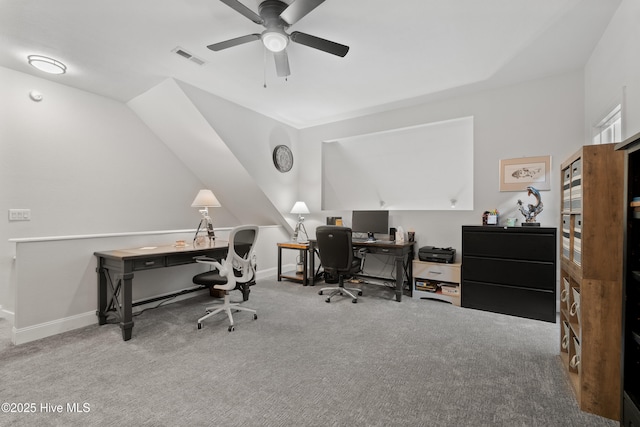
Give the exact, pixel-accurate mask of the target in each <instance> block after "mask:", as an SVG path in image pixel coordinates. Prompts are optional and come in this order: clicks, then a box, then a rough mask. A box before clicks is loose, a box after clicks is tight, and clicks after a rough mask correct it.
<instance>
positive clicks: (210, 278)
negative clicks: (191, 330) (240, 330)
mask: <svg viewBox="0 0 640 427" xmlns="http://www.w3.org/2000/svg"><path fill="white" fill-rule="evenodd" d="M257 238H258V227H257V226H255V225H244V226H240V227H236V228H234V229H233V230H231V233H230V234H229V253H228V254H227V258H226V259H224V260H222V261H221V262H218V261H216V260H214V259H211V258H199V259H197V261H198V262H199V263H203V264H209V265H212V266H213V267H215V269H214V270H211V271H207V272H205V273H200V274H198V275H196V276H194V278H193V283H196V284H198V285H204V286H207V287H213V288H214V289H221V290H223V291H225V292H224V301H223V303H222V305H221V306H212V307H207V308H206V309H205V310H206V312H207V314H206V315H205V316H203V317H201V318H200V319H198V329H202V321H203V320H205V319H207V318H209V317H211V316H214V315H216V314H218V313H220V312H222V311H224V312H226V313H227V316H229V323H230V324H229V332H231V331H233V330H234V329H235V327H234V324H233V316H232V314H231V310H236V311H248V312H250V313H253V318H254V319H257V318H258V314H257V313H256V310H253V309H251V308H247V307H242V306H241V305H240V303H232V302H231V301H230V300H229V293H230V292H231V291H232V290H234V289H239V287H238V286H240V285H246V286H248V285H249V283H250V282H252V281H254V280H255V275H256V262H255V254H254V252H255V242H256V239H257Z"/></svg>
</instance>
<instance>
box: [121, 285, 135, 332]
mask: <svg viewBox="0 0 640 427" xmlns="http://www.w3.org/2000/svg"><path fill="white" fill-rule="evenodd" d="M132 282H133V273H126V274H123V275H122V291H121V294H122V295H121V296H120V297H121V298H122V301H121V302H120V303H121V304H122V316H121V317H122V318H121V319H120V329H122V339H123V340H124V341H129V340H130V339H131V330H132V329H133V314H132V306H131V303H132V301H131V299H132V294H133V292H132Z"/></svg>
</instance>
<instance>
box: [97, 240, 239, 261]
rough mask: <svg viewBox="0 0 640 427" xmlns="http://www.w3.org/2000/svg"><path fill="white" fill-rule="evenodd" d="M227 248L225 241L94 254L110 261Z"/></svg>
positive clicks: (227, 244) (147, 247)
mask: <svg viewBox="0 0 640 427" xmlns="http://www.w3.org/2000/svg"><path fill="white" fill-rule="evenodd" d="M228 247H229V242H228V241H226V240H214V241H213V244H212V245H211V244H209V242H207V243H206V244H204V245H201V246H196V247H194V246H193V244H191V243H186V244H185V245H184V246H176V245H175V244H173V245H161V246H142V247H138V248H130V249H114V250H112V251H99V252H94V255H95V256H99V257H103V258H112V259H132V258H141V257H148V256H149V255H172V254H176V253H198V252H205V251H209V250H212V249H226V248H228Z"/></svg>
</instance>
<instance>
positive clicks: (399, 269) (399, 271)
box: [396, 256, 404, 302]
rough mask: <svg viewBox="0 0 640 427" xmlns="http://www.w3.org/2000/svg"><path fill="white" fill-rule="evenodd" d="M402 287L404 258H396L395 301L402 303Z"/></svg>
mask: <svg viewBox="0 0 640 427" xmlns="http://www.w3.org/2000/svg"><path fill="white" fill-rule="evenodd" d="M403 287H404V256H401V257H396V301H398V302H400V301H402V288H403Z"/></svg>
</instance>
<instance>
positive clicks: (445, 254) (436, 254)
mask: <svg viewBox="0 0 640 427" xmlns="http://www.w3.org/2000/svg"><path fill="white" fill-rule="evenodd" d="M418 259H420V261H429V262H442V263H446V264H452V263H454V262H455V261H456V250H455V249H453V248H436V247H434V246H423V247H421V248H420V249H419V250H418Z"/></svg>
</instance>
